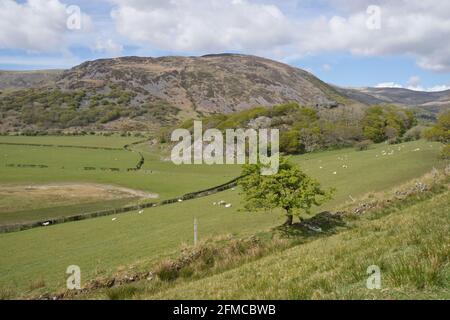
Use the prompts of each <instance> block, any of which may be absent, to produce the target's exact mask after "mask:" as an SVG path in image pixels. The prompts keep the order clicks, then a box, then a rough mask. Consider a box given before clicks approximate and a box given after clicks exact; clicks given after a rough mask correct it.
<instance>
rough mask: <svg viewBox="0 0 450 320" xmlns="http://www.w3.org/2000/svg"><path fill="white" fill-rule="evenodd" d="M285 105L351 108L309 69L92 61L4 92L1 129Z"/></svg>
mask: <svg viewBox="0 0 450 320" xmlns="http://www.w3.org/2000/svg"><path fill="white" fill-rule="evenodd" d="M16 78H17V77H16ZM1 81H2V78H0V82H1ZM22 82H24V83H25V84H22V85H19V84H20V83H22ZM29 82H30V81H28V82H27V81H25V80H24V77H23V76H22V81H21V80H19V79H15V81H14V84H15V85H16V88H28V87H29V86H28V83H29ZM4 83H5V86H6V85H7V84H6V80H5V81H4ZM36 83H39V84H42V82H38V81H36ZM286 102H298V103H300V104H302V105H308V106H324V107H335V106H337V105H339V104H349V103H351V101H349V99H347V98H346V97H345V96H344V95H342V94H340V93H339V92H338V91H337V90H336V89H335V88H333V87H332V86H329V85H328V84H326V83H324V82H322V81H321V80H319V79H317V78H316V77H314V76H313V75H312V74H310V73H308V72H306V71H303V70H301V69H297V68H294V67H291V66H288V65H286V64H282V63H279V62H276V61H272V60H268V59H264V58H259V57H255V56H246V55H236V54H221V55H207V56H202V57H161V58H142V57H123V58H116V59H101V60H95V61H89V62H85V63H83V64H81V65H79V66H76V67H74V68H72V69H70V70H66V71H64V72H62V73H61V74H59V75H58V76H57V77H56V78H54V79H53V80H52V81H45V86H44V87H42V86H39V87H38V88H35V87H33V88H30V89H26V90H21V91H18V92H14V93H9V94H8V93H4V94H2V95H0V107H1V108H2V110H1V111H2V114H4V116H3V120H2V122H3V127H4V128H5V127H7V126H6V124H10V125H14V126H15V127H23V126H24V125H25V126H26V125H28V126H29V127H34V128H44V129H46V128H68V127H86V126H93V125H99V124H103V125H105V124H107V123H110V122H112V121H116V120H122V121H123V120H124V119H129V120H130V119H131V120H134V121H138V122H140V123H152V124H164V123H168V122H175V121H177V120H180V119H186V118H192V117H194V116H198V115H202V114H211V113H231V112H234V111H239V110H244V109H248V108H251V107H255V106H272V105H276V104H280V103H286ZM46 113H48V115H46ZM23 114H26V115H27V117H25V118H24V116H23ZM0 120H1V119H0ZM0 129H1V124H0Z"/></svg>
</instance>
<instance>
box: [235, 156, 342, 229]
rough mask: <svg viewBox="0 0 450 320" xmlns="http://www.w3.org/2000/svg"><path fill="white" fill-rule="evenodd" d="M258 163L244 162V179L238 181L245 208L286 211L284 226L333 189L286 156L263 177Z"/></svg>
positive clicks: (320, 201)
mask: <svg viewBox="0 0 450 320" xmlns="http://www.w3.org/2000/svg"><path fill="white" fill-rule="evenodd" d="M261 166H262V165H261V164H252V165H245V166H244V168H243V172H242V175H243V178H242V179H241V180H240V181H239V185H240V187H241V188H242V190H243V192H242V194H243V196H244V201H245V209H246V210H249V211H251V210H257V209H265V210H270V209H275V208H281V209H283V210H284V211H285V214H286V222H285V223H284V224H285V225H292V222H293V218H294V216H298V217H300V214H301V213H302V212H303V213H309V212H310V210H311V207H312V206H319V205H321V204H323V203H324V202H325V201H327V200H329V199H331V197H332V194H333V192H334V190H333V189H330V190H324V189H322V187H321V185H320V183H319V182H318V181H316V180H314V179H312V178H310V177H309V176H307V175H306V174H305V173H303V171H301V170H300V168H299V167H297V166H295V165H293V164H292V163H290V162H289V161H288V160H287V159H286V158H284V157H281V158H280V166H279V170H278V173H276V174H274V175H269V176H263V175H261V174H260V172H261V170H260V169H261Z"/></svg>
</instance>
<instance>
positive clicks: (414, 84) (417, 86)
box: [375, 76, 450, 92]
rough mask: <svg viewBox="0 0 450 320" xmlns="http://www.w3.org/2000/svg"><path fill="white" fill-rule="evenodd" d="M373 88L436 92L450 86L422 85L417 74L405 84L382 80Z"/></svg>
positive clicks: (448, 88)
mask: <svg viewBox="0 0 450 320" xmlns="http://www.w3.org/2000/svg"><path fill="white" fill-rule="evenodd" d="M375 88H403V89H409V90H413V91H426V92H438V91H445V90H450V86H448V85H436V86H433V87H428V88H427V87H424V86H423V85H422V80H421V79H420V77H419V76H412V77H410V78H409V80H408V82H407V83H406V85H401V84H398V83H395V82H383V83H379V84H377V85H376V86H375Z"/></svg>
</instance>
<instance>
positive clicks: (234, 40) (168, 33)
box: [112, 0, 295, 53]
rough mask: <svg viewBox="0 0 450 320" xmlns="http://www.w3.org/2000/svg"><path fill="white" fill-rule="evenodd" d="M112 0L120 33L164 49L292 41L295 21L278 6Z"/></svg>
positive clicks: (213, 0) (240, 0)
mask: <svg viewBox="0 0 450 320" xmlns="http://www.w3.org/2000/svg"><path fill="white" fill-rule="evenodd" d="M114 2H115V3H116V4H117V5H118V6H117V8H116V9H114V10H113V12H112V17H113V19H114V20H115V22H116V26H117V30H118V32H119V33H120V34H121V35H123V36H125V37H127V38H129V39H131V40H134V41H136V42H144V43H147V44H150V45H152V46H154V47H157V48H158V49H162V50H174V51H184V52H205V53H206V52H217V51H226V50H242V51H246V52H255V51H259V50H260V51H262V50H271V51H272V50H274V51H276V50H277V49H279V48H280V47H283V46H285V45H289V44H291V43H292V41H293V39H294V37H293V34H294V33H295V32H294V29H293V28H292V27H293V25H292V22H291V21H290V20H289V19H288V18H287V17H286V16H285V15H284V14H283V13H282V12H281V10H280V9H279V8H278V7H277V6H276V5H267V4H261V3H252V2H249V1H245V0H232V1H231V0H225V1H224V0H196V1H189V0H180V1H160V0H156V1H155V0H150V1H143V0H142V1H140V0H133V1H125V0H114Z"/></svg>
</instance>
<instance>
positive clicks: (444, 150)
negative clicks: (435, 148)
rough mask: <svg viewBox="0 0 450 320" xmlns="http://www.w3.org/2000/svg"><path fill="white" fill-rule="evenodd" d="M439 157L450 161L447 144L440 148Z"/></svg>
mask: <svg viewBox="0 0 450 320" xmlns="http://www.w3.org/2000/svg"><path fill="white" fill-rule="evenodd" d="M441 157H442V158H443V159H445V160H450V144H447V145H445V146H444V148H442V151H441Z"/></svg>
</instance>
